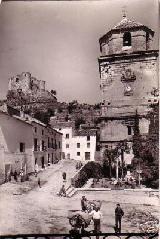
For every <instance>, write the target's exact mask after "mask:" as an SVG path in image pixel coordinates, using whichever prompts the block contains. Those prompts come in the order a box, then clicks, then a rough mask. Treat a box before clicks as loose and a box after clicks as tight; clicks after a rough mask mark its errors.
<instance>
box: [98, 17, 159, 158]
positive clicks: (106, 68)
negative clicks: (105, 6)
mask: <svg viewBox="0 0 160 239" xmlns="http://www.w3.org/2000/svg"><path fill="white" fill-rule="evenodd" d="M153 36H154V32H153V31H152V30H151V29H150V28H149V27H147V26H144V25H143V24H141V23H138V22H135V21H133V20H130V19H128V18H127V17H126V15H124V16H123V19H122V20H121V21H120V22H119V23H118V24H117V25H116V26H115V27H113V28H112V29H111V30H110V31H109V32H107V33H106V34H105V35H104V36H102V37H101V38H100V40H99V43H100V51H101V56H100V57H99V59H98V61H99V69H100V89H101V96H102V103H101V110H102V115H101V118H100V120H101V129H100V131H101V132H100V145H101V155H102V156H103V152H104V151H105V150H106V149H109V148H115V147H117V146H118V145H119V144H120V143H121V145H122V147H121V148H123V143H124V141H125V142H126V141H127V142H128V146H129V147H128V149H127V152H125V153H124V151H125V150H124V151H123V153H122V154H121V157H122V158H123V160H124V161H125V160H126V161H128V162H131V160H132V158H133V157H134V155H133V152H132V140H133V138H132V136H133V134H134V127H135V116H136V114H138V117H139V127H140V133H141V134H142V135H145V134H147V133H148V130H149V120H148V119H147V117H146V116H147V112H148V110H149V105H150V104H151V102H154V103H157V101H158V99H157V96H156V95H154V94H153V91H154V89H158V62H157V58H158V50H154V49H153V48H152V41H153ZM129 149H130V150H129Z"/></svg>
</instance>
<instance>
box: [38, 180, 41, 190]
mask: <svg viewBox="0 0 160 239" xmlns="http://www.w3.org/2000/svg"><path fill="white" fill-rule="evenodd" d="M38 186H39V188H41V179H40V178H38Z"/></svg>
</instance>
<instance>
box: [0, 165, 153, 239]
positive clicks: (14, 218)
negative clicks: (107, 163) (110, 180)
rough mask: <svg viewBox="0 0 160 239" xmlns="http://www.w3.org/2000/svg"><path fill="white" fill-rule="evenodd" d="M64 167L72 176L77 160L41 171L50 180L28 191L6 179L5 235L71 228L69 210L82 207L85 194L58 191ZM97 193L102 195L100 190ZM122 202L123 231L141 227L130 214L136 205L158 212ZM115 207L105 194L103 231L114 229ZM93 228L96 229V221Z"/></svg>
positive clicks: (0, 224) (0, 225) (1, 189)
mask: <svg viewBox="0 0 160 239" xmlns="http://www.w3.org/2000/svg"><path fill="white" fill-rule="evenodd" d="M63 171H65V172H66V173H67V177H68V178H70V177H71V176H72V175H73V174H75V162H74V161H71V162H69V161H66V162H65V161H62V162H60V163H58V164H56V165H52V166H51V167H50V168H49V169H47V170H45V171H44V172H42V173H40V177H41V179H42V182H44V181H45V180H46V183H44V184H43V185H42V188H38V187H37V186H36V187H35V188H33V189H32V190H30V191H28V192H26V193H23V194H18V192H19V191H18V184H15V183H6V184H3V185H1V186H0V212H1V214H0V234H1V235H10V234H30V233H32V234H38V233H39V234H40V233H68V232H69V230H70V228H71V227H70V225H69V221H68V219H67V215H68V210H71V209H81V204H80V199H81V197H80V196H79V197H78V195H76V196H75V197H72V198H65V197H58V196H57V195H56V194H57V192H58V191H59V189H60V186H61V185H62V183H63V181H62V173H63ZM45 177H46V178H45ZM94 193H95V192H93V194H94ZM95 195H96V194H95ZM135 196H136V195H135ZM95 197H96V198H95V199H98V194H97V195H96V196H95ZM133 200H134V196H133ZM121 205H122V208H123V209H124V212H125V216H124V219H123V222H122V232H138V231H139V229H138V227H137V226H135V227H133V226H131V222H130V220H128V218H127V214H128V213H129V212H130V211H132V210H133V209H134V208H136V210H138V209H140V210H146V211H147V210H149V211H150V212H152V213H153V214H156V213H157V212H158V209H157V208H156V207H155V206H154V207H153V206H149V205H137V204H135V205H134V204H126V203H124V204H121ZM114 208H115V203H114V202H111V201H107V198H104V200H103V202H102V213H103V219H102V232H114V229H113V227H114ZM89 229H91V230H92V229H93V224H92V225H90V227H89Z"/></svg>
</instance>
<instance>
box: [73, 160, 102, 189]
mask: <svg viewBox="0 0 160 239" xmlns="http://www.w3.org/2000/svg"><path fill="white" fill-rule="evenodd" d="M102 177H103V173H102V167H101V165H100V164H99V163H95V162H88V163H87V164H86V165H85V166H84V167H83V168H82V169H81V170H80V172H79V175H78V177H77V178H76V179H75V180H74V186H75V187H76V188H80V187H82V186H83V185H84V184H85V183H86V182H87V180H88V179H89V178H97V179H98V178H102Z"/></svg>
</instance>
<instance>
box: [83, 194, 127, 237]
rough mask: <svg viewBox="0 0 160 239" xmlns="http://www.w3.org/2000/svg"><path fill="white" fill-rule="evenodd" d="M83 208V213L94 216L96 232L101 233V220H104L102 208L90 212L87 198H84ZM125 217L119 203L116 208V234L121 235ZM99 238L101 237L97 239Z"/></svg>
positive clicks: (94, 207) (95, 208)
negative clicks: (122, 222)
mask: <svg viewBox="0 0 160 239" xmlns="http://www.w3.org/2000/svg"><path fill="white" fill-rule="evenodd" d="M81 208H82V211H83V212H88V213H89V214H90V215H91V216H92V220H93V223H94V231H95V232H96V233H100V231H101V219H102V213H101V211H100V207H98V206H93V208H92V209H91V210H89V209H88V207H87V198H86V197H85V196H82V199H81ZM123 215H124V212H123V210H122V208H121V206H120V204H119V203H117V205H116V208H115V227H114V229H115V232H116V233H121V221H122V217H123ZM97 238H99V237H97Z"/></svg>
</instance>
